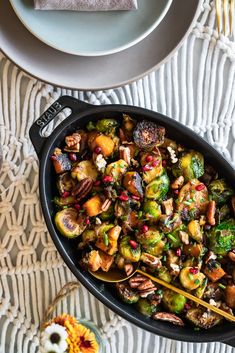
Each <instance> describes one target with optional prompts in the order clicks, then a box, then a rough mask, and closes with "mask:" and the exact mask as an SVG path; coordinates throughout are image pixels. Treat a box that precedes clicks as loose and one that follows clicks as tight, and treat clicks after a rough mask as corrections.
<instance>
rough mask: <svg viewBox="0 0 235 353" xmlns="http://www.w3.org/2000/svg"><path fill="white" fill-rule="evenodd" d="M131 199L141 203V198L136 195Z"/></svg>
mask: <svg viewBox="0 0 235 353" xmlns="http://www.w3.org/2000/svg"><path fill="white" fill-rule="evenodd" d="M131 197H132V199H133V200H137V201H139V200H140V197H139V196H136V195H131Z"/></svg>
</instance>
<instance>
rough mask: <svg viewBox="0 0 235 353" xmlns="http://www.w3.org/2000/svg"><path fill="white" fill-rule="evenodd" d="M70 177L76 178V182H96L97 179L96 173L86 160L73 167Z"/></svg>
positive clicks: (91, 163)
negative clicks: (86, 180) (88, 179)
mask: <svg viewBox="0 0 235 353" xmlns="http://www.w3.org/2000/svg"><path fill="white" fill-rule="evenodd" d="M71 175H72V177H73V178H77V179H78V181H81V180H83V179H86V178H90V179H92V180H96V179H97V177H98V171H97V169H96V167H95V165H94V164H93V162H92V161H89V160H86V161H81V162H79V163H77V164H76V165H75V166H74V167H73V169H72V171H71Z"/></svg>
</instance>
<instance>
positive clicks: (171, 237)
mask: <svg viewBox="0 0 235 353" xmlns="http://www.w3.org/2000/svg"><path fill="white" fill-rule="evenodd" d="M167 237H168V238H169V239H171V240H172V241H173V242H174V243H176V242H177V239H176V238H175V237H174V235H173V234H171V233H169V234H167Z"/></svg>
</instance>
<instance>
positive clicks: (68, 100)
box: [29, 96, 91, 157]
mask: <svg viewBox="0 0 235 353" xmlns="http://www.w3.org/2000/svg"><path fill="white" fill-rule="evenodd" d="M89 106H91V105H90V104H88V103H85V102H83V101H80V100H78V99H76V98H73V97H70V96H61V97H60V98H59V99H57V100H56V101H55V102H54V103H53V104H52V105H51V106H50V107H49V108H48V109H47V110H46V111H45V112H44V113H43V114H42V115H41V116H40V118H38V119H37V120H36V121H35V122H34V123H33V125H32V126H31V128H30V130H29V137H30V140H31V141H32V144H33V146H34V148H35V151H36V152H37V155H38V157H40V154H41V150H42V147H43V145H44V143H45V142H46V140H47V138H46V137H43V136H42V130H43V129H44V127H45V126H47V125H48V124H49V123H50V122H51V121H52V120H53V119H54V118H55V117H56V116H57V115H58V114H59V113H60V112H61V111H62V110H63V109H65V108H70V109H71V111H72V114H74V113H77V112H82V111H85V110H87V109H88V107H89ZM72 114H70V115H72Z"/></svg>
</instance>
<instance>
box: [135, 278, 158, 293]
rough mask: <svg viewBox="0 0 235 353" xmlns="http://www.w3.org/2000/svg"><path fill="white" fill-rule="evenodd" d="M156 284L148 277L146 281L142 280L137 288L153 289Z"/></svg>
mask: <svg viewBox="0 0 235 353" xmlns="http://www.w3.org/2000/svg"><path fill="white" fill-rule="evenodd" d="M154 287H155V286H154V284H153V282H152V281H151V279H147V280H145V281H144V282H142V283H141V284H140V285H139V286H138V287H137V289H138V290H140V291H143V290H146V289H153V288H154Z"/></svg>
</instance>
